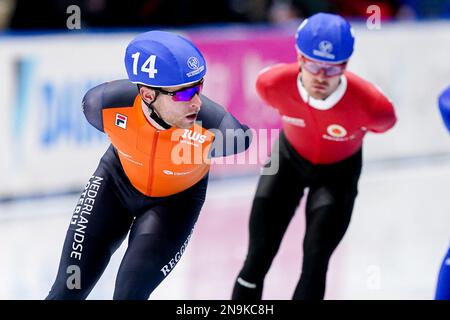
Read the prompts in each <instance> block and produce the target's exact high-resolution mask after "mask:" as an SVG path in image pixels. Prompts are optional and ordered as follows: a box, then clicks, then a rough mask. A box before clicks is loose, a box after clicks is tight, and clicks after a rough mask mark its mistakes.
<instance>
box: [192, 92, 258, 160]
mask: <svg viewBox="0 0 450 320" xmlns="http://www.w3.org/2000/svg"><path fill="white" fill-rule="evenodd" d="M201 100H202V108H201V110H200V113H199V117H198V120H199V121H201V125H202V126H203V127H204V128H206V129H208V130H210V131H212V132H214V134H215V138H214V143H213V145H212V148H211V154H210V155H211V156H212V157H224V156H228V155H232V154H236V153H240V152H243V151H245V150H247V149H248V147H249V146H250V143H251V141H252V137H253V135H252V131H251V130H250V129H249V127H248V126H247V125H245V124H242V123H240V122H239V121H238V120H237V119H236V118H235V117H233V115H231V113H229V112H227V111H226V110H225V109H224V108H223V107H222V106H221V105H219V104H217V103H216V102H214V101H212V100H211V99H209V98H207V97H206V96H204V95H201Z"/></svg>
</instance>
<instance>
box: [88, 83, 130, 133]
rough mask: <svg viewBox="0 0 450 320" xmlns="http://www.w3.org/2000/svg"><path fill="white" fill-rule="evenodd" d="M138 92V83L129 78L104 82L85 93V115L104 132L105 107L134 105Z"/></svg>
mask: <svg viewBox="0 0 450 320" xmlns="http://www.w3.org/2000/svg"><path fill="white" fill-rule="evenodd" d="M137 94H138V91H137V87H136V85H135V84H133V83H131V82H130V81H128V80H115V81H111V82H106V83H102V84H100V85H98V86H96V87H94V88H92V89H90V90H89V91H88V92H87V93H86V94H85V96H84V98H83V104H82V105H83V112H84V115H85V116H86V119H87V120H88V122H89V123H90V124H91V125H92V126H94V127H95V128H97V129H98V130H100V131H102V132H104V130H103V112H102V111H103V109H105V108H117V107H126V106H132V105H133V102H134V99H135V98H136V95H137Z"/></svg>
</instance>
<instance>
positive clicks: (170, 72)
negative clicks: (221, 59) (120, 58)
mask: <svg viewBox="0 0 450 320" xmlns="http://www.w3.org/2000/svg"><path fill="white" fill-rule="evenodd" d="M125 68H126V69H127V73H128V78H129V79H130V81H131V82H133V83H140V84H143V85H146V86H150V87H172V86H180V85H186V84H190V83H194V82H197V81H200V80H201V79H202V78H203V77H204V76H205V74H206V62H205V59H204V58H203V55H202V54H201V53H200V51H199V50H198V49H197V47H196V46H195V45H194V44H193V43H192V42H191V41H189V40H187V39H185V38H183V37H181V36H179V35H177V34H174V33H171V32H165V31H149V32H145V33H142V34H140V35H138V36H137V37H136V38H134V39H133V40H132V41H131V42H130V43H129V44H128V46H127V49H126V52H125Z"/></svg>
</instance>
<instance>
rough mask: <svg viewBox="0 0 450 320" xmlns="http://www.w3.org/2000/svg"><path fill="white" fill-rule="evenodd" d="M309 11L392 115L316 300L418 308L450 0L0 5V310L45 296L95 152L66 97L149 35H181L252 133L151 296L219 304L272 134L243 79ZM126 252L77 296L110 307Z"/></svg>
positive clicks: (428, 256)
mask: <svg viewBox="0 0 450 320" xmlns="http://www.w3.org/2000/svg"><path fill="white" fill-rule="evenodd" d="M319 11H326V12H334V13H338V14H341V15H343V16H345V17H346V18H348V19H349V20H350V21H351V23H352V25H353V27H354V29H355V36H356V44H355V51H354V54H353V57H352V59H351V60H350V63H349V70H350V71H353V72H355V73H357V74H359V75H360V76H362V77H364V78H366V79H368V80H370V81H372V82H373V83H375V84H377V85H378V86H379V87H380V88H381V89H382V90H383V91H384V92H385V94H386V95H387V96H388V97H389V98H390V99H391V100H392V101H393V103H394V105H395V108H396V112H397V116H398V119H399V121H398V123H397V125H396V126H395V127H394V128H393V129H392V130H391V131H389V132H388V133H386V134H383V135H375V134H368V136H367V137H366V140H365V144H364V161H365V164H364V168H363V174H362V177H361V180H360V184H359V189H360V193H359V196H358V198H357V200H356V206H355V210H354V213H353V218H352V222H351V224H350V227H349V230H348V232H347V234H346V235H345V237H344V239H343V241H342V243H341V244H340V246H339V247H338V249H337V250H336V252H335V253H334V255H333V257H332V260H331V263H330V267H329V273H328V286H327V291H326V299H433V296H434V290H435V286H436V278H437V274H438V271H439V267H440V264H441V261H442V259H443V257H444V254H445V252H446V250H447V247H448V245H449V238H450V215H449V213H450V202H449V201H448V199H447V196H448V191H447V189H446V188H447V187H448V185H449V184H450V137H449V135H448V133H447V132H446V130H445V128H444V125H443V122H442V120H441V119H440V115H439V111H438V108H437V97H438V95H439V93H440V92H441V91H442V90H443V89H444V88H446V87H447V86H448V85H449V84H450V63H449V57H450V20H449V18H450V0H396V1H394V0H393V1H375V0H372V1H364V0H362V1H350V0H328V1H326V0H315V1H312V0H248V1H243V0H215V1H207V0H196V1H194V0H165V1H162V0H128V1H126V2H119V1H108V0H85V1H75V0H71V1H67V0H60V1H50V0H43V1H24V0H16V1H14V0H0V101H1V104H0V112H1V117H0V146H1V148H0V150H1V151H0V152H1V155H0V261H1V263H0V283H2V286H0V299H43V298H44V297H45V296H46V295H47V292H48V290H49V289H50V286H51V284H52V283H53V281H54V277H55V276H56V271H57V267H58V262H59V257H60V252H61V250H62V244H63V240H64V236H65V231H66V229H67V227H68V223H69V221H70V217H71V215H72V211H73V209H74V207H75V203H76V201H77V199H78V196H79V194H80V192H81V190H82V189H83V188H84V185H85V183H86V182H87V180H88V178H89V177H90V175H91V173H92V172H93V171H94V170H95V168H96V166H97V164H98V161H99V159H100V157H101V155H102V154H103V153H104V151H105V150H106V147H107V145H108V142H107V139H106V138H105V136H104V135H103V134H101V133H100V132H98V131H96V130H95V129H94V128H93V127H91V126H90V125H89V124H88V123H87V121H86V120H85V118H84V115H83V113H82V111H81V99H82V97H83V95H84V93H85V92H86V91H87V90H88V89H89V88H91V87H93V86H95V85H97V84H100V83H102V82H105V81H109V80H112V79H120V78H125V77H126V72H125V68H124V66H123V55H124V52H125V48H126V45H127V44H128V42H129V41H130V40H131V39H132V38H133V37H134V36H135V35H136V34H138V33H140V32H144V31H148V30H151V29H165V30H170V31H175V32H179V33H181V34H183V35H185V36H187V37H189V38H191V39H192V40H193V41H194V43H196V44H197V45H198V47H199V48H200V49H201V51H202V52H203V53H204V55H205V58H206V61H207V66H208V74H207V76H206V81H205V94H206V95H207V96H209V97H210V98H212V99H214V100H216V101H217V102H219V103H221V104H222V105H223V106H224V107H226V108H227V109H228V110H229V111H230V112H231V113H233V115H235V116H236V117H237V118H238V119H240V120H241V121H242V122H244V123H246V124H248V125H250V126H251V127H252V128H255V129H258V132H259V134H258V136H257V137H256V138H255V140H254V143H253V145H252V148H251V150H250V151H248V153H250V154H254V155H257V156H256V158H255V159H256V160H255V161H253V162H252V163H249V162H247V164H246V165H242V164H236V161H233V159H231V161H230V162H229V164H228V165H220V164H216V165H214V166H213V168H212V174H211V182H210V185H209V190H208V195H207V200H206V203H205V206H204V209H203V211H202V214H201V215H200V219H199V221H198V223H197V226H196V230H195V232H194V234H193V236H192V239H191V242H190V244H189V246H188V248H187V250H186V252H185V254H184V256H183V259H181V261H180V262H179V264H178V265H177V267H176V268H175V269H174V271H173V272H172V273H171V274H170V276H169V277H168V278H167V279H166V280H165V281H164V282H163V283H162V284H161V285H160V287H158V288H157V290H156V291H155V292H154V293H153V295H152V296H151V298H152V299H229V297H230V295H231V289H232V286H233V282H234V280H235V277H236V275H237V273H238V272H239V269H240V267H241V265H242V263H243V260H244V258H245V253H246V249H247V241H248V230H247V229H248V217H249V212H250V206H251V202H252V198H253V195H254V192H255V188H256V184H257V180H258V173H259V168H260V166H261V164H262V163H263V162H264V160H265V159H266V157H267V154H268V153H269V152H270V149H269V148H264V147H263V146H264V145H265V146H266V147H267V146H270V142H271V141H273V139H275V138H276V136H277V134H278V129H279V128H280V121H279V117H278V116H277V113H276V112H275V111H274V110H272V109H270V108H268V107H267V106H265V105H264V104H263V103H262V101H261V100H260V99H259V98H258V96H257V94H256V91H255V88H254V84H255V79H256V76H257V74H258V72H259V71H260V70H261V69H262V68H264V67H266V66H269V65H271V64H274V63H279V62H293V61H295V49H294V34H295V30H296V28H297V26H298V25H299V24H300V23H301V21H302V20H303V19H304V18H305V17H307V16H309V15H311V14H314V13H316V12H319ZM280 94H282V93H280ZM303 210H304V203H303V202H302V203H301V205H300V206H299V208H298V212H297V215H296V216H295V218H294V219H293V220H292V223H291V225H290V227H289V229H288V232H287V234H286V236H285V238H284V240H283V243H282V246H281V249H280V251H279V253H278V255H277V257H276V258H275V261H274V263H273V265H272V268H271V269H270V271H269V274H268V276H267V278H266V283H265V291H264V295H263V298H265V299H290V298H291V295H292V293H293V290H294V288H295V285H296V282H297V280H298V278H299V272H300V266H301V260H302V239H303V232H304V225H305V223H304V214H303ZM274 214H276V212H274ZM125 245H126V243H124V245H123V246H122V247H121V248H120V249H119V250H118V251H117V252H116V254H115V255H114V256H113V258H112V261H111V263H110V265H109V266H108V268H107V270H106V271H105V273H104V275H103V277H102V278H101V279H100V281H99V283H98V285H97V286H96V288H95V289H94V290H93V292H92V294H91V295H90V297H89V299H110V298H111V297H112V292H113V287H114V281H115V275H116V272H117V269H118V266H119V263H120V260H121V258H122V256H123V253H124V249H125Z"/></svg>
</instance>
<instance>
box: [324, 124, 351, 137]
mask: <svg viewBox="0 0 450 320" xmlns="http://www.w3.org/2000/svg"><path fill="white" fill-rule="evenodd" d="M327 133H328V134H329V135H330V136H332V137H335V138H343V137H345V136H346V135H347V130H345V128H344V127H343V126H341V125H338V124H330V125H329V126H328V128H327Z"/></svg>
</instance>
